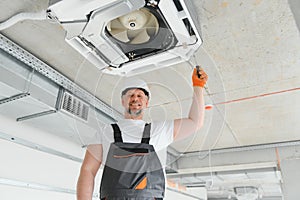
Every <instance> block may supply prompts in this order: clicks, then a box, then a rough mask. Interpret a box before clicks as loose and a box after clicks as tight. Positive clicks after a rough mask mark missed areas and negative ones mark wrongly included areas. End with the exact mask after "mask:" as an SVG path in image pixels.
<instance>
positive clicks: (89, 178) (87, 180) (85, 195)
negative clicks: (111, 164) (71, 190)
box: [77, 169, 94, 200]
mask: <svg viewBox="0 0 300 200" xmlns="http://www.w3.org/2000/svg"><path fill="white" fill-rule="evenodd" d="M93 191H94V175H93V174H92V173H91V172H89V171H87V170H84V169H82V170H81V171H80V176H79V178H78V182H77V200H91V199H92V195H93Z"/></svg>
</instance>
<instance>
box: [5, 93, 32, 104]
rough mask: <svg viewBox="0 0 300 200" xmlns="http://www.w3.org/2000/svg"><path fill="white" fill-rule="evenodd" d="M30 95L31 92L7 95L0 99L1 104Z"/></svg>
mask: <svg viewBox="0 0 300 200" xmlns="http://www.w3.org/2000/svg"><path fill="white" fill-rule="evenodd" d="M29 95H30V93H20V94H16V95H12V96H10V97H6V98H3V99H0V104H5V103H9V102H11V101H16V100H18V99H21V98H24V97H27V96H29Z"/></svg>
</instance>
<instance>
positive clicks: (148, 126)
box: [141, 123, 151, 144]
mask: <svg viewBox="0 0 300 200" xmlns="http://www.w3.org/2000/svg"><path fill="white" fill-rule="evenodd" d="M150 130H151V123H150V124H148V123H146V124H145V128H144V132H143V137H142V141H141V143H145V144H149V141H150Z"/></svg>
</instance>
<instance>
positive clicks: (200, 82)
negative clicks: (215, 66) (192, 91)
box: [192, 68, 208, 87]
mask: <svg viewBox="0 0 300 200" xmlns="http://www.w3.org/2000/svg"><path fill="white" fill-rule="evenodd" d="M199 69H200V70H199V73H198V72H197V69H196V68H194V71H193V75H192V81H193V86H198V87H204V85H205V84H206V81H207V79H208V76H207V74H206V73H205V72H204V71H203V69H201V68H199ZM198 74H199V75H200V78H199V77H198Z"/></svg>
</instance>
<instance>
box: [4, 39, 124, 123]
mask: <svg viewBox="0 0 300 200" xmlns="http://www.w3.org/2000/svg"><path fill="white" fill-rule="evenodd" d="M0 49H2V50H3V51H5V52H6V53H8V54H9V55H11V56H13V57H15V58H16V59H18V60H19V61H21V62H23V63H25V64H26V65H27V66H29V67H31V68H32V69H34V70H35V71H37V72H39V73H40V74H42V75H44V76H45V77H46V78H48V79H49V80H51V81H53V82H54V83H56V84H57V85H59V86H62V87H63V88H65V89H66V90H68V91H70V92H72V93H73V94H74V95H76V96H77V97H79V98H81V99H84V100H85V101H86V102H88V103H89V104H90V105H92V106H94V107H96V108H97V109H99V110H100V111H101V112H103V113H105V114H106V115H108V116H110V117H111V118H113V119H114V120H118V119H121V118H123V116H122V115H121V113H119V112H118V111H116V110H115V109H113V108H112V107H111V106H109V105H107V104H106V103H105V102H103V101H101V100H100V99H98V98H97V97H95V96H94V95H92V94H91V93H89V92H88V91H86V90H84V89H83V88H81V87H80V86H79V85H77V84H76V83H74V82H73V81H71V80H70V79H68V78H67V77H65V76H64V75H62V74H61V73H59V72H58V71H56V70H55V69H53V68H52V67H51V66H49V65H48V64H46V63H44V62H43V61H41V60H40V59H38V58H37V57H35V56H34V55H32V54H31V53H30V52H28V51H26V50H25V49H23V48H22V47H20V46H19V45H17V44H16V43H14V42H13V41H11V40H10V39H8V38H7V37H5V36H4V35H2V34H1V33H0Z"/></svg>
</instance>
